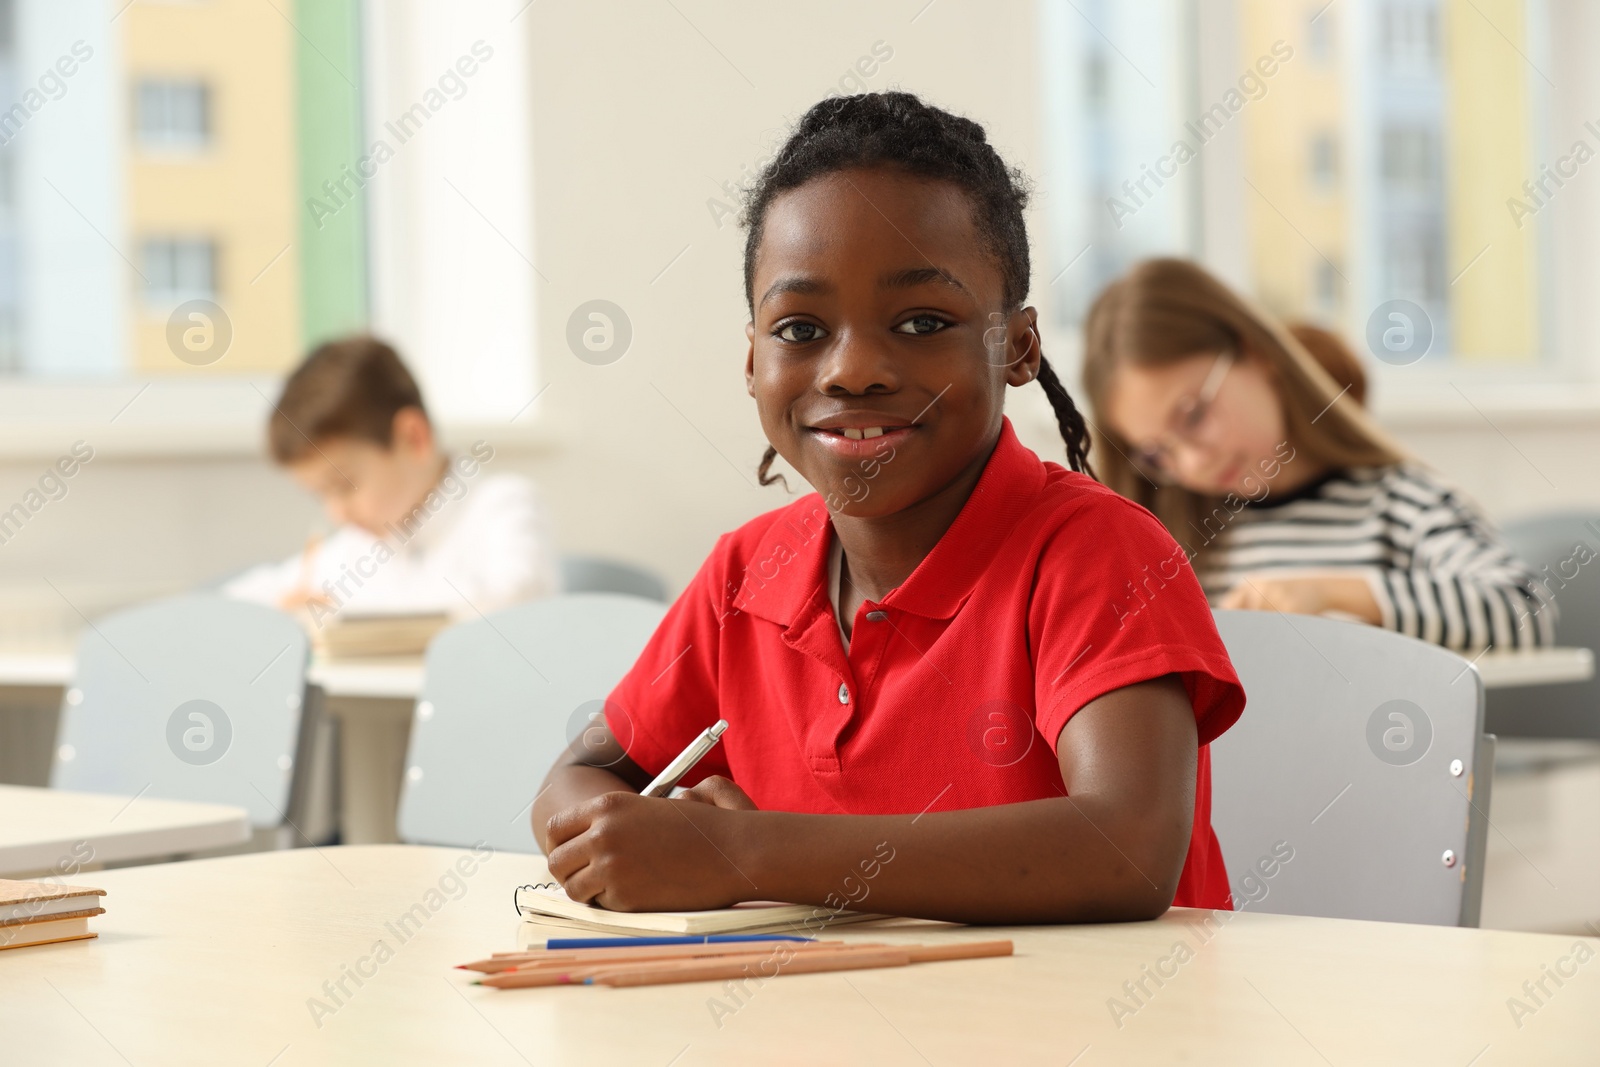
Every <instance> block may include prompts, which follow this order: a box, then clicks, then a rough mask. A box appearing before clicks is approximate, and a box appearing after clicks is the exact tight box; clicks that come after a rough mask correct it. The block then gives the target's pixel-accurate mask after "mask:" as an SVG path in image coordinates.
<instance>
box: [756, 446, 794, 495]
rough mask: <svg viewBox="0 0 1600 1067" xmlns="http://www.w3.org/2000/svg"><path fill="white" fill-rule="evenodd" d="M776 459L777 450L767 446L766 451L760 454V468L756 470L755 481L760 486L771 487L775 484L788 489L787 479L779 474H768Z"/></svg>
mask: <svg viewBox="0 0 1600 1067" xmlns="http://www.w3.org/2000/svg"><path fill="white" fill-rule="evenodd" d="M777 458H778V450H777V449H776V448H773V447H772V446H771V445H768V446H767V450H766V451H765V452H763V453H762V454H761V466H759V467H757V468H756V481H758V482H760V483H761V484H762V485H771V484H772V483H773V482H777V483H778V484H779V485H781V486H783V487H784V489H788V488H789V479H787V478H785V477H784V476H783V475H781V474H771V473H768V472H770V471H771V470H772V461H773V460H775V459H777Z"/></svg>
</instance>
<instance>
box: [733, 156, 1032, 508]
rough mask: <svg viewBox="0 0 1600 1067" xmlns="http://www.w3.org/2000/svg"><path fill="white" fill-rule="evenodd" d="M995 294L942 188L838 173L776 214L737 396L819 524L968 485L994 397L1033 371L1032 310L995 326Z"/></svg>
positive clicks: (983, 254) (975, 237)
mask: <svg viewBox="0 0 1600 1067" xmlns="http://www.w3.org/2000/svg"><path fill="white" fill-rule="evenodd" d="M1002 284H1003V283H1002V278H1001V275H1000V269H999V265H998V264H997V263H996V262H995V258H994V254H993V252H991V251H990V248H989V246H988V244H987V243H986V242H984V241H983V240H982V238H981V237H980V236H979V234H978V232H977V229H976V226H975V225H974V220H973V212H972V205H971V203H970V201H969V200H968V198H967V196H966V194H965V193H964V192H962V191H961V190H960V189H959V188H957V187H955V186H953V185H951V184H949V183H946V182H936V181H929V180H926V179H922V178H917V177H913V176H911V175H908V174H906V173H904V172H902V171H897V170H893V169H887V168H881V167H880V168H873V169H865V170H847V171H841V172H838V173H835V174H830V175H826V176H824V177H821V178H818V179H816V180H813V181H810V182H807V183H806V184H805V185H802V186H800V187H799V188H797V189H792V190H790V191H788V192H785V193H782V194H780V195H779V196H778V197H776V198H775V199H774V200H773V202H772V204H771V205H770V207H769V208H768V211H767V216H766V220H765V224H764V226H763V228H762V232H761V234H760V245H759V248H758V251H757V256H756V263H755V271H754V278H753V286H752V300H753V301H754V304H755V308H754V314H753V320H752V322H751V323H750V325H749V326H748V327H746V333H747V335H748V337H749V339H750V349H749V353H748V356H747V359H746V364H745V380H746V384H747V386H748V388H749V390H750V395H751V396H753V397H755V400H756V407H757V409H758V410H759V412H760V416H761V426H762V429H763V430H765V431H766V435H767V440H769V441H770V442H771V443H772V445H773V447H774V448H776V449H777V450H778V452H779V454H780V455H782V456H783V458H784V459H785V460H787V461H788V462H789V463H790V464H791V465H792V466H793V467H794V468H795V470H797V471H799V472H800V474H801V475H802V476H803V477H804V478H805V479H806V480H807V481H808V482H810V483H811V485H812V486H813V487H814V488H815V489H816V490H817V491H818V492H820V493H821V494H822V495H823V497H824V499H825V500H827V501H829V506H830V508H831V509H832V510H835V511H843V512H844V513H846V514H849V515H855V516H861V517H869V518H870V517H880V516H885V515H892V514H895V513H897V512H902V511H905V510H906V509H908V508H912V507H914V506H916V505H917V504H920V503H922V502H924V501H926V500H929V499H931V498H933V497H935V496H936V495H938V494H939V493H940V491H941V490H944V489H946V488H949V487H951V486H952V485H955V484H956V483H958V482H960V481H962V480H963V476H967V477H972V476H973V473H974V470H975V469H977V470H981V468H982V465H983V463H984V462H985V461H986V460H987V458H988V454H989V451H990V449H991V448H992V446H993V444H994V441H995V438H996V436H997V435H998V433H999V431H1000V417H1001V411H1002V408H1003V404H1004V397H1005V387H1006V386H1007V385H1008V384H1010V385H1021V384H1024V383H1026V382H1028V381H1031V380H1032V379H1033V377H1034V376H1035V375H1036V373H1037V370H1038V360H1039V344H1038V338H1037V335H1036V334H1035V333H1034V331H1033V321H1034V314H1033V310H1032V309H1031V308H1026V309H1023V310H1021V311H1017V312H1013V313H1011V314H1005V313H1003V292H1002ZM880 430H881V431H882V432H881V433H879V432H878V431H880ZM868 434H871V435H872V436H867V435H868Z"/></svg>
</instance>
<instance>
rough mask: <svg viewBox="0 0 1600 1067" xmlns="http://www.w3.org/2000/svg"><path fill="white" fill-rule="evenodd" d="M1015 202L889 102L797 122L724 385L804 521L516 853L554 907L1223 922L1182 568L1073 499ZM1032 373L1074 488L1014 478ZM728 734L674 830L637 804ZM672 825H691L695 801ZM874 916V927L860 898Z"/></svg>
mask: <svg viewBox="0 0 1600 1067" xmlns="http://www.w3.org/2000/svg"><path fill="white" fill-rule="evenodd" d="M1024 200H1025V193H1024V192H1023V190H1022V189H1021V188H1020V187H1019V184H1018V177H1017V176H1016V175H1015V174H1014V172H1012V171H1011V170H1009V169H1008V168H1007V167H1006V166H1005V164H1004V163H1003V162H1002V161H1001V160H1000V158H999V156H998V155H997V154H996V153H995V152H994V150H993V149H992V148H991V147H990V146H989V145H988V143H987V142H986V140H985V139H984V135H983V131H982V129H981V128H980V127H978V126H977V125H976V124H974V123H971V122H969V121H967V120H965V119H960V118H957V117H955V116H952V115H949V114H947V113H945V112H943V111H940V110H938V109H936V108H933V107H930V106H928V105H926V104H923V103H922V102H921V101H920V100H918V99H916V98H915V97H913V96H910V95H908V94H904V93H886V94H867V95H862V96H855V97H846V98H841V99H831V100H826V101H823V102H822V103H820V104H818V105H817V106H815V107H814V108H812V109H811V111H810V112H809V113H808V114H807V115H806V116H805V118H804V119H802V120H801V123H800V126H799V128H798V129H797V131H796V132H795V134H794V135H793V136H792V137H791V139H790V141H789V143H788V145H786V146H785V148H784V150H783V151H782V152H780V153H779V155H778V156H777V158H776V161H775V162H774V163H773V164H772V166H771V167H770V168H769V169H768V170H767V171H766V172H765V173H764V174H763V176H762V180H761V181H760V182H759V183H758V185H757V187H756V188H755V190H754V191H753V192H752V195H751V202H750V207H749V212H748V223H749V244H748V246H747V250H746V258H745V281H746V290H747V294H748V296H749V299H750V305H751V318H752V321H751V323H750V324H749V326H747V327H746V332H747V335H748V337H749V339H750V351H749V355H748V357H747V362H746V368H745V376H746V380H747V382H748V384H749V388H750V393H751V395H752V396H753V397H754V398H755V400H756V405H757V409H758V411H759V413H760V417H761V420H762V427H763V429H764V430H765V432H766V434H767V438H768V440H769V441H770V442H771V443H772V445H773V448H772V449H769V450H768V453H767V456H766V457H765V458H764V460H763V462H762V466H761V474H762V476H763V480H764V481H766V480H769V479H768V477H767V468H768V467H769V465H770V464H771V462H772V460H773V458H774V453H775V452H776V453H781V454H782V455H783V457H784V458H785V459H786V460H787V461H788V462H789V463H790V464H791V465H792V466H793V467H794V468H795V469H796V470H797V471H799V472H800V474H801V475H802V476H804V477H805V478H806V480H807V481H809V482H810V483H811V484H812V485H813V486H815V487H816V488H817V490H818V491H819V492H818V493H817V494H813V495H809V496H806V497H803V498H801V499H800V500H799V501H797V502H795V503H793V504H791V505H790V506H788V507H786V508H782V509H780V510H778V511H775V512H771V513H769V514H767V515H763V516H761V517H759V518H757V519H755V520H754V521H752V522H750V523H748V524H746V525H745V526H744V527H742V528H740V529H739V530H737V531H735V532H734V533H732V534H729V535H728V536H726V537H724V538H722V540H721V541H719V543H718V545H717V547H716V549H715V551H714V552H713V553H712V555H711V557H710V558H709V559H708V560H707V561H706V563H705V565H704V566H703V567H702V568H701V570H700V572H699V574H697V575H696V577H695V579H694V580H693V582H692V583H691V584H690V586H689V588H688V589H687V590H686V591H685V592H684V593H683V595H682V596H681V597H680V598H679V599H678V601H677V603H675V604H674V605H673V607H672V609H671V611H670V612H669V613H668V615H667V618H666V619H665V620H664V622H663V623H662V625H661V627H660V629H659V630H658V631H657V632H656V634H655V635H654V637H653V638H652V639H651V641H650V643H649V645H648V647H647V648H646V650H645V652H644V654H643V655H642V656H641V657H640V659H639V662H638V663H637V664H636V665H635V666H634V668H633V670H632V671H631V672H630V673H629V675H628V676H627V677H626V678H625V679H624V680H623V682H622V683H621V684H620V685H619V686H618V687H617V689H616V691H615V692H614V693H613V694H612V695H611V697H610V698H609V699H608V700H607V702H606V724H607V731H606V733H605V736H604V737H603V738H602V739H601V740H599V741H598V742H596V741H595V739H594V737H593V733H594V731H590V732H589V733H588V734H586V735H585V738H584V739H581V740H580V741H579V742H575V743H574V746H573V748H572V749H571V750H569V752H568V753H567V754H566V755H565V756H564V757H563V759H562V760H561V761H559V762H558V764H557V766H556V767H555V768H554V769H553V770H552V771H551V772H550V775H549V777H548V778H547V780H546V786H545V789H544V790H543V791H542V792H541V793H540V795H539V798H538V800H537V801H536V803H535V804H534V809H533V826H534V832H535V835H536V837H537V839H538V840H539V841H540V843H541V844H542V845H543V846H544V848H545V850H546V852H547V854H548V856H549V864H550V870H551V873H552V874H553V875H555V877H556V878H558V879H559V880H560V881H561V882H562V884H563V886H564V887H565V888H566V890H567V892H568V894H569V895H570V896H572V897H573V898H574V899H577V900H583V901H588V902H590V903H593V904H596V905H599V906H603V907H608V908H613V909H617V910H623V911H633V910H674V909H695V908H710V907H720V906H724V905H727V904H731V903H734V902H736V901H740V900H759V899H767V900H790V901H796V902H801V903H815V904H819V905H828V906H834V907H837V906H839V905H840V904H841V903H849V904H851V905H852V906H856V907H860V908H864V909H866V910H871V911H882V912H891V913H895V914H901V915H915V916H923V917H928V918H937V919H949V920H955V921H964V922H989V923H997V922H1071V921H1106V920H1118V919H1141V918H1151V917H1154V916H1156V915H1159V914H1160V913H1161V912H1162V911H1164V910H1165V909H1166V908H1167V907H1168V906H1169V905H1171V904H1173V903H1177V904H1180V905H1189V906H1197V907H1213V908H1227V907H1231V899H1230V896H1229V893H1228V886H1227V875H1226V872H1225V871H1224V869H1223V864H1222V855H1221V850H1220V849H1219V848H1218V845H1217V841H1216V838H1215V836H1214V835H1213V833H1212V832H1211V825H1210V764H1209V759H1208V753H1207V749H1206V747H1205V746H1206V744H1207V743H1208V742H1209V741H1211V740H1212V739H1213V738H1214V737H1216V736H1217V735H1218V734H1220V733H1221V732H1222V731H1223V730H1225V729H1227V727H1228V726H1230V725H1231V724H1232V723H1233V722H1234V721H1235V720H1236V719H1237V718H1238V716H1239V713H1240V711H1241V709H1242V707H1243V705H1244V695H1243V692H1242V690H1241V689H1240V687H1239V683H1238V680H1237V678H1236V677H1235V675H1234V673H1233V669H1232V667H1231V665H1230V664H1229V662H1228V658H1227V653H1226V651H1225V650H1224V648H1223V646H1222V642H1221V640H1220V638H1219V637H1218V636H1217V631H1216V627H1215V625H1214V623H1213V621H1212V618H1211V614H1210V610H1209V609H1208V607H1207V605H1206V602H1205V599H1204V597H1203V595H1202V594H1201V591H1200V588H1199V585H1198V583H1197V582H1196V581H1195V578H1194V575H1193V572H1192V571H1191V570H1190V568H1189V564H1188V560H1187V559H1186V558H1185V556H1184V553H1183V550H1182V549H1181V548H1180V547H1178V545H1177V544H1176V543H1175V542H1174V541H1173V540H1172V538H1171V537H1170V536H1169V535H1168V534H1167V532H1166V531H1165V530H1164V529H1163V528H1162V526H1161V525H1160V523H1159V522H1157V521H1156V520H1155V519H1154V517H1152V516H1151V515H1150V514H1149V513H1148V512H1146V511H1145V510H1144V509H1142V508H1140V507H1138V506H1137V505H1135V504H1132V503H1130V502H1129V501H1127V500H1125V499H1124V498H1122V497H1119V496H1117V495H1116V494H1114V493H1112V492H1111V491H1110V490H1108V489H1106V488H1104V487H1103V486H1101V485H1099V484H1098V483H1097V482H1095V481H1094V480H1093V479H1092V478H1091V477H1089V476H1087V474H1085V473H1082V472H1085V471H1086V470H1087V467H1088V464H1087V460H1086V453H1087V448H1088V435H1087V432H1086V429H1085V425H1084V421H1083V418H1082V416H1081V415H1080V414H1079V413H1078V412H1077V409H1076V408H1075V406H1074V405H1073V402H1072V400H1071V398H1070V397H1069V396H1068V395H1067V393H1066V391H1065V390H1064V389H1063V388H1062V387H1061V385H1060V383H1059V381H1058V380H1057V379H1056V377H1055V374H1054V372H1053V371H1052V370H1051V368H1050V365H1049V364H1048V363H1047V362H1045V360H1044V359H1043V357H1042V354H1041V352H1040V340H1039V334H1038V329H1037V315H1036V313H1035V311H1034V309H1033V308H1029V307H1023V306H1022V301H1023V298H1024V296H1025V295H1026V292H1027V287H1028V280H1027V279H1028V252H1027V235H1026V231H1025V228H1024V226H1023V222H1022V206H1023V203H1024ZM1034 378H1038V379H1039V381H1040V383H1041V385H1042V386H1043V387H1044V388H1045V391H1046V393H1047V395H1048V396H1049V398H1050V401H1051V404H1052V407H1053V408H1054V409H1055V412H1056V415H1057V419H1058V422H1059V423H1060V425H1061V430H1062V435H1063V437H1064V439H1065V440H1066V443H1067V453H1068V458H1069V461H1070V463H1071V466H1072V470H1071V471H1069V470H1066V469H1064V468H1062V467H1060V466H1058V465H1056V464H1053V463H1044V462H1041V461H1040V460H1039V458H1038V457H1037V456H1035V455H1034V454H1033V453H1032V452H1030V451H1028V450H1027V449H1026V448H1024V447H1023V446H1022V445H1021V444H1020V443H1019V442H1018V441H1017V439H1016V436H1015V434H1014V433H1013V432H1012V429H1011V426H1010V423H1009V422H1008V421H1007V420H1006V419H1005V417H1004V415H1003V413H1002V410H1003V403H1004V395H1005V388H1006V387H1007V386H1008V385H1011V386H1021V385H1025V384H1027V383H1028V382H1030V381H1032V380H1033V379H1034ZM719 718H722V719H726V720H727V721H728V723H729V725H728V728H727V731H726V733H725V734H724V735H723V737H722V742H721V744H720V745H719V746H718V747H717V748H716V749H714V750H713V751H712V753H711V755H709V756H708V757H707V758H706V759H705V760H704V761H702V762H701V764H700V765H699V766H698V767H697V768H696V769H695V771H694V773H693V774H692V775H691V776H690V777H689V778H688V779H686V782H689V783H697V784H693V785H692V788H690V789H689V790H688V792H687V793H686V794H685V795H684V797H682V798H680V799H677V800H662V799H654V798H645V797H641V796H638V795H637V792H638V790H639V789H641V788H642V787H643V786H644V785H645V784H647V783H648V782H649V781H650V779H651V778H652V777H654V775H655V774H656V773H657V772H659V771H660V770H661V769H662V768H663V767H664V766H665V765H666V764H667V763H668V762H669V761H670V760H671V759H672V758H673V757H674V756H676V755H677V753H678V752H679V751H680V750H681V749H682V748H683V747H684V745H686V744H687V743H688V742H689V741H690V740H692V739H693V738H694V737H695V735H697V734H698V733H699V732H700V731H701V730H703V729H705V728H706V727H707V726H710V725H711V724H712V723H714V722H715V721H717V719H719ZM695 801H700V803H695ZM869 898H870V900H869Z"/></svg>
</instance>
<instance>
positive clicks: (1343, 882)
mask: <svg viewBox="0 0 1600 1067" xmlns="http://www.w3.org/2000/svg"><path fill="white" fill-rule="evenodd" d="M1215 614H1216V619H1217V629H1218V631H1219V632H1220V633H1221V634H1222V640H1223V642H1224V643H1225V644H1226V645H1227V647H1228V655H1229V657H1230V658H1231V659H1232V660H1233V665H1234V669H1235V670H1236V671H1238V674H1239V680H1240V681H1241V682H1242V683H1243V684H1244V690H1245V697H1246V705H1245V710H1244V715H1243V716H1242V717H1241V718H1240V719H1239V721H1238V722H1237V723H1235V724H1234V725H1233V727H1232V728H1230V729H1229V730H1228V731H1227V732H1226V733H1224V734H1223V735H1222V736H1221V737H1219V738H1217V739H1216V740H1215V741H1213V742H1212V743H1211V789H1212V808H1211V825H1212V828H1213V829H1214V830H1215V831H1216V834H1217V838H1218V840H1219V841H1220V842H1221V844H1222V854H1223V858H1224V860H1225V862H1226V863H1227V867H1228V876H1229V882H1230V884H1231V885H1232V886H1233V892H1234V906H1235V907H1237V908H1244V909H1248V910H1252V911H1264V912H1272V913H1275V914H1283V915H1319V916H1326V917H1330V918H1340V919H1380V920H1386V921H1390V922H1411V923H1430V924H1433V925H1439V926H1457V925H1460V926H1476V925H1477V923H1478V909H1479V904H1480V902H1481V900H1482V892H1483V856H1484V850H1485V845H1486V844H1487V840H1486V834H1487V831H1488V815H1487V813H1488V810H1489V782H1490V777H1491V775H1492V773H1493V765H1494V739H1493V737H1484V736H1482V722H1483V683H1482V680H1481V679H1480V678H1479V677H1478V672H1477V670H1476V668H1473V667H1472V666H1471V665H1470V664H1468V662H1467V661H1466V660H1464V659H1462V658H1461V657H1460V656H1457V655H1455V654H1454V653H1452V652H1449V651H1446V650H1445V649H1443V648H1440V647H1438V646H1437V645H1430V644H1425V643H1423V642H1421V641H1417V640H1415V639H1413V638H1410V637H1404V636H1401V635H1400V634H1396V633H1393V632H1391V631H1387V630H1381V629H1379V628H1377V627H1375V626H1365V625H1359V624H1354V623H1347V622H1337V621H1334V620H1332V619H1322V618H1314V617H1309V616H1304V615H1295V616H1289V615H1283V614H1280V613H1277V612H1257V611H1218V612H1216V613H1215ZM1291 850H1292V857H1291V858H1289V859H1288V860H1287V861H1284V856H1285V855H1286V854H1288V853H1290V852H1291Z"/></svg>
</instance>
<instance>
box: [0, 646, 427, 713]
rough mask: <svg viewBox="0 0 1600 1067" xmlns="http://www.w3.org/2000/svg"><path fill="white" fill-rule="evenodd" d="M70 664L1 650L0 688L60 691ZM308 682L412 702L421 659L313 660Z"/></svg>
mask: <svg viewBox="0 0 1600 1067" xmlns="http://www.w3.org/2000/svg"><path fill="white" fill-rule="evenodd" d="M73 662H74V660H73V654H72V650H71V649H70V648H39V649H31V650H20V649H11V650H0V686H3V687H16V686H30V687H34V686H50V687H54V688H58V689H63V688H65V687H66V686H67V685H68V684H70V683H71V681H72V670H73ZM307 678H308V679H309V680H310V681H311V683H312V684H314V685H319V686H321V687H322V688H323V690H324V691H325V692H326V693H328V695H329V696H339V697H380V698H383V697H389V698H395V697H397V698H404V699H408V700H415V699H416V696H417V690H419V689H420V688H422V657H420V656H396V657H394V658H393V659H361V660H323V659H316V660H313V661H312V663H311V669H310V670H309V671H308V672H307Z"/></svg>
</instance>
